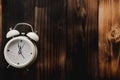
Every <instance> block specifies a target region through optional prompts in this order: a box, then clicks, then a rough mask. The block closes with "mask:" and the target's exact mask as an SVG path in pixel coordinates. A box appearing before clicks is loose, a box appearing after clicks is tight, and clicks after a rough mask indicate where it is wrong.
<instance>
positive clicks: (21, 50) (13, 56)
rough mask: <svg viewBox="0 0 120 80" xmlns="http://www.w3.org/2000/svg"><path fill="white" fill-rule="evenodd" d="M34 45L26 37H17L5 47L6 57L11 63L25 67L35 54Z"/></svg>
mask: <svg viewBox="0 0 120 80" xmlns="http://www.w3.org/2000/svg"><path fill="white" fill-rule="evenodd" d="M33 46H34V45H33V44H32V42H30V40H27V39H26V38H25V39H24V38H16V39H14V40H11V41H9V42H8V44H7V45H6V47H5V51H4V54H5V58H6V60H7V62H8V63H10V65H13V66H17V67H24V66H26V65H28V64H29V63H31V62H32V60H33V59H34V56H35V51H34V47H33Z"/></svg>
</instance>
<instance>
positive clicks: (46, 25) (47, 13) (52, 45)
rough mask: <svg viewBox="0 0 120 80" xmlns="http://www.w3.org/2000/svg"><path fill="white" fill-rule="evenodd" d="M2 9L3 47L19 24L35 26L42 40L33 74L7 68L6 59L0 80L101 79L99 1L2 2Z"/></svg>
mask: <svg viewBox="0 0 120 80" xmlns="http://www.w3.org/2000/svg"><path fill="white" fill-rule="evenodd" d="M2 6H3V18H2V19H3V22H2V28H3V29H2V30H3V33H2V35H3V37H2V39H3V45H2V47H4V45H5V43H6V42H7V40H6V38H5V35H6V33H7V32H8V31H9V27H13V26H14V25H15V24H16V23H18V22H28V23H30V24H32V25H33V26H34V29H35V30H37V31H38V35H39V37H40V40H39V42H38V43H37V46H38V50H39V51H38V57H37V60H36V62H35V63H34V64H33V65H32V66H31V67H30V68H29V71H26V69H23V70H17V69H14V68H12V67H10V68H9V69H6V66H7V63H6V61H5V60H4V57H3V61H2V68H1V72H0V80H7V79H10V80H16V79H17V80H80V79H83V80H97V79H98V58H97V57H98V54H97V50H98V44H97V41H98V0H92V1H91V0H36V2H35V1H34V2H33V0H25V1H24V0H17V1H16V0H12V1H11V0H2ZM2 56H3V55H2ZM1 73H2V74H1ZM2 76H7V77H2Z"/></svg>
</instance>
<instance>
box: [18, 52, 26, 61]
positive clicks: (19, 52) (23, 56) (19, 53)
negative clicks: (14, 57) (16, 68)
mask: <svg viewBox="0 0 120 80" xmlns="http://www.w3.org/2000/svg"><path fill="white" fill-rule="evenodd" d="M18 54H20V55H21V56H22V57H23V58H24V59H25V57H24V56H23V54H22V52H21V51H20V50H19V51H18Z"/></svg>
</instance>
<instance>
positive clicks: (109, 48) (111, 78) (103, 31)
mask: <svg viewBox="0 0 120 80" xmlns="http://www.w3.org/2000/svg"><path fill="white" fill-rule="evenodd" d="M119 24H120V0H100V1H99V42H98V44H99V73H100V74H99V75H100V78H101V79H102V80H103V79H105V80H106V79H107V80H120V76H119V75H120V69H119V67H120V62H119V55H120V51H119V43H113V42H111V41H110V40H109V39H108V34H109V33H110V31H111V30H112V29H113V28H114V27H115V26H116V25H117V26H118V30H119ZM117 35H119V34H117Z"/></svg>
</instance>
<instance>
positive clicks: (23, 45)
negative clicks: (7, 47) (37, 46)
mask: <svg viewBox="0 0 120 80" xmlns="http://www.w3.org/2000/svg"><path fill="white" fill-rule="evenodd" d="M24 45H25V42H24V44H23V45H22V47H21V50H22V48H23V47H24Z"/></svg>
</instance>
